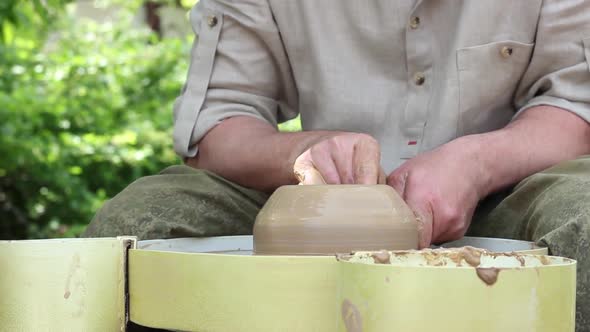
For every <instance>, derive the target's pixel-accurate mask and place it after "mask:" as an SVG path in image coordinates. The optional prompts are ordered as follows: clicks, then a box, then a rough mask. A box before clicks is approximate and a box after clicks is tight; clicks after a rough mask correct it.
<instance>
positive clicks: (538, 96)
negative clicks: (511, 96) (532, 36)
mask: <svg viewBox="0 0 590 332" xmlns="http://www.w3.org/2000/svg"><path fill="white" fill-rule="evenodd" d="M535 43H536V44H535V49H534V52H533V55H532V58H531V61H530V65H529V67H528V69H527V71H526V72H525V74H524V76H523V78H522V80H521V82H520V84H519V88H518V90H517V93H516V95H515V105H516V108H517V110H518V112H517V114H516V116H518V115H519V114H521V113H522V112H523V111H525V110H527V109H529V108H531V107H533V106H539V105H549V106H555V107H559V108H562V109H564V110H567V111H570V112H573V113H575V114H577V115H578V116H580V117H581V118H583V119H585V120H586V121H589V122H590V70H589V68H588V64H589V63H590V1H579V0H544V1H543V6H542V9H541V14H540V17H539V22H538V26H537V36H536V41H535Z"/></svg>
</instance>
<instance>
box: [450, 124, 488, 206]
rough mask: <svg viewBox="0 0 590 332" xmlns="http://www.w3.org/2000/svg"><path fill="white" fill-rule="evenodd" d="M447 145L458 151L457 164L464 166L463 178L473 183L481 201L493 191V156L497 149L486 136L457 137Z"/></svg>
mask: <svg viewBox="0 0 590 332" xmlns="http://www.w3.org/2000/svg"><path fill="white" fill-rule="evenodd" d="M449 144H453V145H454V149H456V151H459V153H460V154H461V156H462V157H461V158H460V159H459V160H458V162H461V163H463V164H464V167H463V168H464V170H465V176H468V177H469V179H470V181H471V182H472V183H473V186H474V187H475V189H476V191H477V193H478V195H479V197H480V198H481V199H483V198H484V197H486V196H488V195H489V194H491V193H492V192H494V191H495V190H497V188H496V185H495V183H494V179H495V174H494V170H495V166H494V163H495V159H496V158H495V157H494V156H495V155H498V154H499V153H498V147H497V146H494V144H492V143H491V137H489V136H488V135H487V134H478V135H468V136H463V137H459V138H457V139H455V140H453V141H452V142H450V143H449Z"/></svg>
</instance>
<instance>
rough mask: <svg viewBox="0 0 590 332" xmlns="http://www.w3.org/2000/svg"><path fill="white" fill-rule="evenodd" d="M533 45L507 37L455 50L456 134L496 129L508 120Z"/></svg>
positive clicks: (512, 111) (511, 113)
mask: <svg viewBox="0 0 590 332" xmlns="http://www.w3.org/2000/svg"><path fill="white" fill-rule="evenodd" d="M533 48H534V44H525V43H520V42H516V41H510V40H507V41H499V42H493V43H489V44H485V45H479V46H473V47H467V48H462V49H459V50H457V68H458V76H459V123H458V128H457V129H458V135H459V136H462V135H467V134H473V133H481V132H486V131H490V130H494V129H498V128H501V127H503V126H504V125H506V123H508V122H509V121H510V119H511V117H512V116H513V115H514V109H513V106H512V100H513V96H514V93H515V92H516V88H517V87H518V83H519V82H520V79H521V77H522V75H523V74H524V72H525V71H526V69H527V67H528V65H529V61H530V58H531V54H532V52H533Z"/></svg>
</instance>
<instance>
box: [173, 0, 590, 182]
mask: <svg viewBox="0 0 590 332" xmlns="http://www.w3.org/2000/svg"><path fill="white" fill-rule="evenodd" d="M190 20H191V24H192V26H193V29H194V31H195V33H196V34H197V35H198V39H196V40H195V43H194V46H193V50H192V55H191V57H192V58H191V64H190V68H189V73H188V78H187V81H186V84H185V86H184V88H183V91H182V94H181V96H180V97H179V98H178V99H177V101H176V104H175V107H174V119H175V128H174V146H175V150H176V152H177V153H178V154H179V155H181V156H184V157H189V156H195V155H196V153H197V151H198V142H199V140H200V139H201V138H202V137H203V136H204V135H205V134H206V133H207V131H208V130H210V129H211V128H212V127H214V126H215V125H216V124H218V123H220V122H221V121H222V120H223V119H226V118H228V117H232V116H238V115H247V116H252V117H255V118H259V119H261V120H264V121H267V122H269V123H271V124H273V125H276V124H277V123H278V122H282V121H285V120H288V119H291V118H294V117H296V116H297V114H300V115H301V121H302V126H303V129H304V130H320V129H321V130H344V131H352V132H363V133H368V134H371V135H373V136H374V137H375V138H376V139H377V140H378V141H379V142H380V144H381V148H382V165H383V167H384V168H385V170H386V171H391V170H393V169H394V168H395V167H397V166H399V165H400V164H401V163H402V162H403V161H404V160H405V159H408V158H411V157H413V156H415V155H416V154H417V153H419V152H421V151H426V150H430V149H432V148H434V147H436V146H439V145H441V144H443V143H445V142H448V141H450V140H452V139H454V138H456V137H458V136H462V135H467V134H472V133H482V132H487V131H491V130H495V129H498V128H501V127H503V126H505V125H506V124H507V123H508V122H509V121H510V120H511V119H512V118H513V117H514V116H515V115H517V114H518V112H522V111H523V110H525V109H527V108H530V107H532V106H537V105H552V106H556V107H560V108H563V109H565V110H568V111H570V112H573V113H576V114H577V115H579V116H580V117H582V118H584V119H586V120H587V121H588V120H590V70H589V67H588V64H589V62H590V1H588V0H521V1H515V0H477V1H476V0H473V1H468V0H464V1H461V0H422V1H420V0H371V1H361V0H268V1H263V0H235V1H232V0H201V1H199V3H198V5H197V6H196V7H195V8H193V10H192V11H191V15H190Z"/></svg>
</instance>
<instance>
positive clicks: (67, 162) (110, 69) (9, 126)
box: [0, 0, 300, 239]
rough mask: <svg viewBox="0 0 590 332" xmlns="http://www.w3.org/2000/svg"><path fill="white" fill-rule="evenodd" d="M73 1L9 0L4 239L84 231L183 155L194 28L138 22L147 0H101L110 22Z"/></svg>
mask: <svg viewBox="0 0 590 332" xmlns="http://www.w3.org/2000/svg"><path fill="white" fill-rule="evenodd" d="M70 2H71V1H70V0H0V156H1V157H0V239H23V238H45V237H64V236H76V235H78V234H80V232H81V231H82V230H83V229H84V227H85V226H86V224H87V223H88V222H89V220H90V219H91V218H92V216H93V214H94V212H95V211H96V210H97V209H98V208H99V207H100V206H101V205H102V203H103V202H104V201H105V200H106V199H107V198H109V197H112V196H114V195H116V194H117V193H118V192H119V191H121V190H122V189H123V188H124V187H125V186H126V185H128V184H129V183H130V182H132V181H133V180H135V179H137V178H138V177H141V176H146V175H151V174H155V173H157V172H158V171H160V170H161V169H162V168H164V167H166V166H169V165H171V164H174V163H178V162H179V160H178V158H177V157H176V156H175V155H174V152H173V149H172V139H171V129H172V111H171V110H172V104H173V102H174V100H175V97H176V96H177V95H178V93H179V91H180V88H181V85H182V83H183V81H184V78H185V76H186V70H187V67H188V54H189V51H190V45H191V42H192V41H191V39H192V36H187V37H186V38H180V39H179V38H159V37H158V35H157V34H156V33H154V32H153V31H151V30H150V29H148V27H147V26H146V28H145V29H141V28H137V27H133V26H132V23H131V21H132V17H133V16H135V14H136V13H137V10H138V9H139V8H140V7H141V6H142V5H143V2H142V1H138V0H134V1H130V0H102V1H101V3H102V5H103V6H109V5H116V6H117V7H118V8H120V10H117V12H118V13H119V14H120V17H119V18H117V19H116V20H114V21H113V23H105V24H100V25H99V24H96V23H92V22H79V20H77V19H75V18H74V17H72V14H71V12H72V11H71V10H67V9H68V8H67V6H66V5H67V4H68V3H70ZM158 2H159V3H168V4H172V5H175V6H176V5H177V1H176V0H160V1H158ZM195 2H196V1H195V0H182V1H180V4H181V5H182V6H183V8H186V9H188V8H189V7H190V6H192V5H193V4H194V3H195ZM187 24H188V23H187ZM48 36H51V37H50V41H49V42H47V38H48ZM280 128H281V130H290V131H294V130H299V129H300V123H299V120H298V119H296V120H295V121H290V122H288V123H285V124H282V125H281V126H280Z"/></svg>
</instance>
